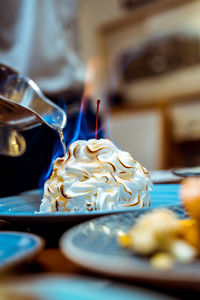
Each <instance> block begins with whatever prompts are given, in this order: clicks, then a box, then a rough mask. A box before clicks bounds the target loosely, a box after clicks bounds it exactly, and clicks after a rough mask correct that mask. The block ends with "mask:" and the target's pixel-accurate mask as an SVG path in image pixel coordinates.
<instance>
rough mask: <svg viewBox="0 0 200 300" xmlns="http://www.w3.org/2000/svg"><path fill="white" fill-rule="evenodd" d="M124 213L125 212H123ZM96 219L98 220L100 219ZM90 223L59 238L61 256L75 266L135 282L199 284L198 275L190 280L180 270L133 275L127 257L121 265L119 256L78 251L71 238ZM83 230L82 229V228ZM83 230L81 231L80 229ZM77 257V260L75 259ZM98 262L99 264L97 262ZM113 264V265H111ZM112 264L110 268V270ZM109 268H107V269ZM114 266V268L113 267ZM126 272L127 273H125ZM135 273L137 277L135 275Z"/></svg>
mask: <svg viewBox="0 0 200 300" xmlns="http://www.w3.org/2000/svg"><path fill="white" fill-rule="evenodd" d="M176 206H177V205H174V206H172V207H176ZM124 213H125V212H124ZM108 217H109V216H103V217H100V218H101V219H102V218H105V219H106V218H108ZM100 218H98V219H100ZM95 221H96V220H94V222H95ZM89 222H91V221H86V222H84V223H82V224H79V225H76V226H74V227H72V228H71V229H69V230H67V231H66V232H65V233H64V234H63V235H62V237H61V239H60V241H59V248H60V250H61V252H62V253H63V255H64V256H65V257H67V258H68V259H70V260H71V261H73V262H74V263H75V264H77V265H79V266H81V267H84V268H86V269H88V270H90V271H93V272H98V273H101V274H104V275H105V274H106V275H111V276H114V277H123V278H128V279H131V280H133V279H135V280H146V281H149V282H150V281H154V282H155V281H156V282H160V283H163V282H165V283H166V284H169V283H170V284H171V283H175V284H181V285H182V284H183V283H184V284H187V285H188V284H190V285H191V284H198V285H199V283H200V273H199V276H197V274H195V276H193V277H192V278H191V277H190V276H188V274H186V275H184V274H185V273H184V272H183V271H182V270H178V271H177V270H176V269H175V270H174V269H171V270H159V269H153V268H152V270H146V269H145V270H143V271H141V270H138V269H136V271H135V273H134V272H133V269H132V267H130V268H128V267H129V264H128V262H129V261H130V260H129V256H127V257H123V259H122V261H121V263H120V264H119V256H118V255H115V256H113V255H112V256H107V255H106V254H102V253H92V252H88V251H87V250H84V249H81V250H80V249H79V248H78V247H76V246H74V245H73V243H72V237H73V235H74V234H76V232H77V231H78V230H79V228H81V226H85V225H86V224H88V223H89ZM82 228H83V227H82ZM82 230H83V229H82ZM77 257H78V259H77ZM88 257H89V259H90V261H91V262H90V263H88ZM98 258H101V260H98ZM102 259H103V260H104V263H102ZM117 260H118V264H116V261H117ZM99 261H100V262H99ZM124 262H125V263H126V270H123V268H120V267H121V266H123V265H124ZM113 263H115V264H113ZM111 264H112V268H110V266H111ZM108 266H109V267H108ZM113 266H114V267H113ZM127 270H128V272H127ZM136 273H137V275H136Z"/></svg>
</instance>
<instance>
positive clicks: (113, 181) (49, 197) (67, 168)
mask: <svg viewBox="0 0 200 300" xmlns="http://www.w3.org/2000/svg"><path fill="white" fill-rule="evenodd" d="M151 189H152V181H151V179H150V175H149V172H148V171H147V170H146V169H145V168H144V167H142V165H141V164H140V163H139V162H137V161H136V160H134V159H133V158H132V156H131V155H130V154H129V153H128V152H125V151H121V150H120V149H119V148H117V147H116V146H115V145H114V144H113V143H112V142H111V141H110V140H108V139H99V140H96V139H90V140H88V141H86V140H78V141H75V142H73V143H72V144H71V145H70V146H69V149H68V152H67V154H66V155H65V156H64V157H62V158H57V159H55V161H54V163H53V171H52V174H51V177H50V179H48V180H47V181H46V182H45V185H44V194H43V199H42V203H41V206H40V212H56V211H67V212H75V211H82V212H89V211H96V210H115V209H126V208H136V207H137V208H140V207H144V206H149V205H150V197H149V194H148V192H149V191H150V190H151Z"/></svg>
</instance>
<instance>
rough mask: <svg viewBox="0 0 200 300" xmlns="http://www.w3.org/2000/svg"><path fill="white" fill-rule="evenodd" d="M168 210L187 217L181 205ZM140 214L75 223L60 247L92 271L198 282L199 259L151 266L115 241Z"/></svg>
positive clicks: (164, 281)
mask: <svg viewBox="0 0 200 300" xmlns="http://www.w3.org/2000/svg"><path fill="white" fill-rule="evenodd" d="M171 210H172V211H174V212H176V213H177V214H178V215H179V217H180V218H185V217H187V215H186V213H185V211H184V209H183V208H182V207H181V206H174V207H172V208H171ZM146 212H147V211H145V212H143V213H146ZM140 214H141V211H138V212H134V213H131V212H129V213H123V214H116V215H109V216H104V217H101V218H97V219H95V220H91V221H88V222H86V223H83V224H81V225H78V226H76V227H74V228H72V229H70V230H69V231H68V232H66V233H65V234H64V235H63V237H62V239H61V242H60V247H61V250H62V252H63V253H64V255H66V256H67V257H68V258H70V259H71V260H72V261H74V262H75V263H77V264H79V265H81V266H83V267H86V268H87V269H90V270H92V271H95V272H100V273H104V274H105V273H106V274H109V275H112V276H117V277H120V278H122V277H125V278H129V279H134V280H135V279H137V280H141V281H153V282H155V281H156V282H157V283H159V284H163V283H164V284H167V283H168V284H169V283H170V284H176V286H177V285H178V284H181V285H183V284H184V285H188V286H190V287H191V286H192V285H196V286H199V285H200V261H199V260H196V261H195V262H194V263H193V264H192V263H191V264H175V265H174V267H173V268H172V269H171V270H167V271H166V270H165V271H162V270H157V269H154V268H153V267H152V266H151V264H150V261H149V259H148V258H144V257H140V256H136V255H134V254H133V253H132V252H131V251H130V250H128V249H126V248H122V247H121V246H120V245H119V244H118V242H117V236H118V234H119V232H126V231H127V230H129V228H130V227H131V226H132V225H133V224H134V222H135V220H136V219H137V217H138V216H139V215H140Z"/></svg>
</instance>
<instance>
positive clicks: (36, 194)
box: [0, 184, 180, 224]
mask: <svg viewBox="0 0 200 300" xmlns="http://www.w3.org/2000/svg"><path fill="white" fill-rule="evenodd" d="M179 189H180V185H179V184H158V185H156V184H155V185H154V187H153V191H152V192H151V193H150V197H151V208H154V207H161V206H171V205H178V204H180V199H179ZM39 207H40V191H39V190H33V191H29V192H25V193H23V194H20V195H18V196H12V197H6V198H0V219H2V220H5V221H8V222H17V223H22V224H24V223H25V222H26V223H36V224H41V223H42V224H44V223H53V224H63V223H71V224H77V223H80V222H82V221H86V220H89V219H92V218H95V217H98V216H102V215H106V214H113V213H116V212H118V213H120V212H122V211H96V212H88V213H83V212H77V213H68V212H56V213H37V212H38V211H39ZM147 209H148V208H147ZM130 210H134V211H135V210H137V209H131V208H127V209H126V210H123V212H124V211H130ZM142 210H145V209H144V208H143V209H142Z"/></svg>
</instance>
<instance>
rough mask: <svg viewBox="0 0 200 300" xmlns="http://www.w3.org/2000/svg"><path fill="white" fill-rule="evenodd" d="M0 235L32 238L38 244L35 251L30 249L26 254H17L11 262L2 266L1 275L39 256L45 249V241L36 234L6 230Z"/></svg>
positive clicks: (0, 267) (0, 268)
mask: <svg viewBox="0 0 200 300" xmlns="http://www.w3.org/2000/svg"><path fill="white" fill-rule="evenodd" d="M0 235H11V236H12V235H15V236H16V235H17V236H26V237H29V238H31V239H32V240H34V241H35V242H36V244H35V247H34V249H32V248H31V249H29V250H28V251H27V252H26V253H15V255H14V256H12V258H11V261H10V260H9V261H7V262H6V263H4V264H3V265H2V266H0V273H1V272H4V271H7V270H8V269H10V268H13V267H16V266H18V265H20V264H21V263H24V262H26V261H28V260H30V259H32V258H34V257H35V256H37V255H38V254H39V253H40V252H41V251H42V250H43V249H44V247H45V240H44V239H43V238H42V237H41V236H39V235H36V234H33V233H29V232H18V231H14V230H12V231H10V230H4V231H1V232H0Z"/></svg>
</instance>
